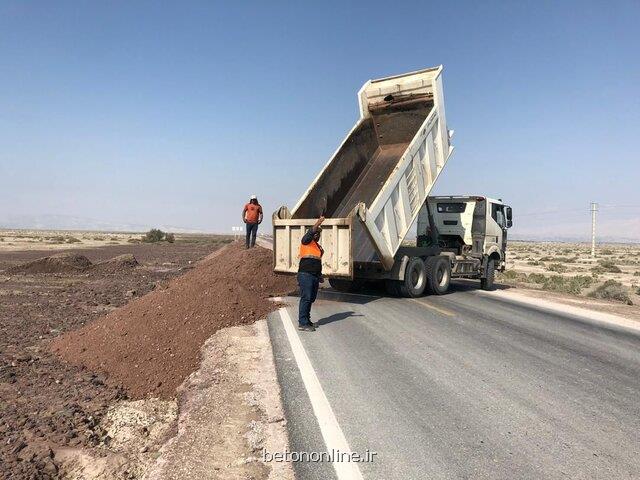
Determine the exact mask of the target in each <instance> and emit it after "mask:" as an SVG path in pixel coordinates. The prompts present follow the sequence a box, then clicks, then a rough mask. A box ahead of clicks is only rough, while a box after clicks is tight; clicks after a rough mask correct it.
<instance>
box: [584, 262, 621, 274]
mask: <svg viewBox="0 0 640 480" xmlns="http://www.w3.org/2000/svg"><path fill="white" fill-rule="evenodd" d="M591 271H592V272H594V273H621V272H622V270H620V267H618V266H617V265H616V264H615V263H613V261H612V260H599V261H598V265H596V266H594V267H591Z"/></svg>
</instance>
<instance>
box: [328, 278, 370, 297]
mask: <svg viewBox="0 0 640 480" xmlns="http://www.w3.org/2000/svg"><path fill="white" fill-rule="evenodd" d="M329 285H331V287H332V288H333V289H334V290H337V291H339V292H343V293H353V292H357V291H358V290H360V288H362V282H361V281H359V280H347V279H344V278H330V279H329Z"/></svg>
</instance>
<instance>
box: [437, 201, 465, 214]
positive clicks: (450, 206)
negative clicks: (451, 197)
mask: <svg viewBox="0 0 640 480" xmlns="http://www.w3.org/2000/svg"><path fill="white" fill-rule="evenodd" d="M465 208H467V204H466V203H464V202H459V203H438V213H462V212H464V210H465Z"/></svg>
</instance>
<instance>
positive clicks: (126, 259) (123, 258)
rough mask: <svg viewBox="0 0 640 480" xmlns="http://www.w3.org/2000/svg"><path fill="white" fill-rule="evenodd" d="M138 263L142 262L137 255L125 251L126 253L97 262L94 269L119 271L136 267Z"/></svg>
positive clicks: (107, 271) (109, 271) (103, 271)
mask: <svg viewBox="0 0 640 480" xmlns="http://www.w3.org/2000/svg"><path fill="white" fill-rule="evenodd" d="M138 265H140V264H139V263H138V260H136V257H134V256H133V255H132V254H131V253H125V254H124V255H118V256H117V257H113V258H110V259H109V260H105V261H104V262H100V263H97V264H95V265H94V266H93V270H97V271H99V272H102V273H119V272H124V271H127V270H131V269H133V268H136V267H137V266H138Z"/></svg>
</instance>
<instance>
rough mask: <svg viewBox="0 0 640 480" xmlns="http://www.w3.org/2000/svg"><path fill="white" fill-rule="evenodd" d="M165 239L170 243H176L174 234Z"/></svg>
mask: <svg viewBox="0 0 640 480" xmlns="http://www.w3.org/2000/svg"><path fill="white" fill-rule="evenodd" d="M164 239H165V240H166V241H167V242H169V243H173V242H175V241H176V236H175V235H174V234H173V233H167V234H165V236H164Z"/></svg>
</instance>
